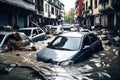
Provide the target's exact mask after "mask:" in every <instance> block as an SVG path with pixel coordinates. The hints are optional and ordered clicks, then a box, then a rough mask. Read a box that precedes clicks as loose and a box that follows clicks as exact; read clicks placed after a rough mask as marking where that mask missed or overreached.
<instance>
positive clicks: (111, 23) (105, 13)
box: [99, 0, 120, 32]
mask: <svg viewBox="0 0 120 80" xmlns="http://www.w3.org/2000/svg"><path fill="white" fill-rule="evenodd" d="M100 6H101V7H100V8H99V12H100V13H101V14H100V22H101V24H102V25H103V26H104V27H106V28H107V29H108V30H110V31H114V32H116V31H117V30H120V0H108V2H106V4H105V5H100Z"/></svg>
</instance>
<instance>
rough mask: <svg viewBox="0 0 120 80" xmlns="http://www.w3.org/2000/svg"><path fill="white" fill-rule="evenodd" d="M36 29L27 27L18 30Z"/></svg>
mask: <svg viewBox="0 0 120 80" xmlns="http://www.w3.org/2000/svg"><path fill="white" fill-rule="evenodd" d="M37 28H38V27H27V28H20V29H19V30H23V29H24V30H28V29H37Z"/></svg>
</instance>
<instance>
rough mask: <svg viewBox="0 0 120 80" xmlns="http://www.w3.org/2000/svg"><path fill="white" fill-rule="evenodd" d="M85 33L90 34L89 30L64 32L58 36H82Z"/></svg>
mask: <svg viewBox="0 0 120 80" xmlns="http://www.w3.org/2000/svg"><path fill="white" fill-rule="evenodd" d="M87 34H91V33H89V32H66V33H63V34H60V35H59V36H66V37H83V36H85V35H87Z"/></svg>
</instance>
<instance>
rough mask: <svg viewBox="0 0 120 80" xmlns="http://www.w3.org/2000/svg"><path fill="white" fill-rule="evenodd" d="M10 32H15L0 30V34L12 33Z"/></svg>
mask: <svg viewBox="0 0 120 80" xmlns="http://www.w3.org/2000/svg"><path fill="white" fill-rule="evenodd" d="M12 33H15V32H8V31H0V34H2V35H6V34H12Z"/></svg>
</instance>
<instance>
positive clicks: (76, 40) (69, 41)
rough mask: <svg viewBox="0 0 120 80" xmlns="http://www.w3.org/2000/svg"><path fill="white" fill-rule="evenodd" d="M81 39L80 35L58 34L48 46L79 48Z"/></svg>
mask: <svg viewBox="0 0 120 80" xmlns="http://www.w3.org/2000/svg"><path fill="white" fill-rule="evenodd" d="M81 40H82V39H81V37H64V36H59V37H57V38H56V39H55V40H54V41H53V42H52V43H51V45H49V46H50V48H55V49H63V50H72V51H74V50H78V49H79V48H80V42H81ZM49 46H48V47H49Z"/></svg>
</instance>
